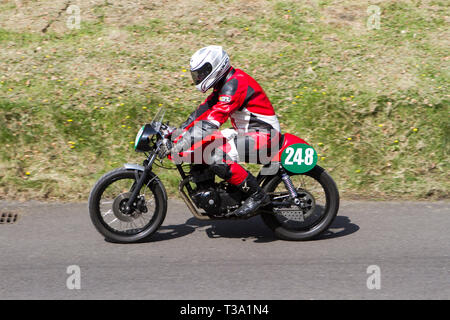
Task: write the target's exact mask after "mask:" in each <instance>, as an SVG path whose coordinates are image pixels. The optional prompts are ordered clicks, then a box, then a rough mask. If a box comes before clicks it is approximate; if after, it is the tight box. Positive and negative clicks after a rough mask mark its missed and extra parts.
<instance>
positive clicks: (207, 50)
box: [191, 46, 230, 92]
mask: <svg viewBox="0 0 450 320" xmlns="http://www.w3.org/2000/svg"><path fill="white" fill-rule="evenodd" d="M229 69H230V58H229V57H228V54H227V53H226V52H225V50H223V49H222V47H221V46H208V47H204V48H201V49H200V50H198V51H197V52H196V53H194V55H193V56H192V58H191V75H192V80H193V81H194V84H195V87H196V88H197V89H198V90H200V91H201V92H206V91H208V89H209V88H211V87H212V86H213V85H214V84H215V83H216V82H217V81H218V80H220V79H221V78H222V77H223V75H224V74H225V73H226V72H227V71H228V70H229Z"/></svg>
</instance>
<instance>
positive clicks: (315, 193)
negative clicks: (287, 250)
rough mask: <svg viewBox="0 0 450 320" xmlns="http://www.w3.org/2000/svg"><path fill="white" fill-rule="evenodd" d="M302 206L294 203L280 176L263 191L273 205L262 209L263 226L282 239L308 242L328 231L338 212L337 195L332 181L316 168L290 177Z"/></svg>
mask: <svg viewBox="0 0 450 320" xmlns="http://www.w3.org/2000/svg"><path fill="white" fill-rule="evenodd" d="M290 178H291V180H292V183H293V184H294V187H295V188H296V190H297V193H298V195H299V199H300V200H301V202H302V205H296V204H294V203H293V202H292V201H291V200H290V197H289V192H288V190H287V189H286V187H285V185H284V183H283V181H282V179H281V177H280V176H275V177H273V178H272V179H271V180H270V181H268V182H267V183H266V184H265V185H264V186H263V188H264V189H265V191H266V192H267V193H268V194H269V195H270V198H271V200H272V205H269V206H267V207H265V208H263V210H262V213H261V217H262V219H263V221H264V223H265V224H266V225H267V226H268V227H269V228H270V229H272V231H273V232H274V233H275V234H276V235H277V236H278V237H279V238H281V239H285V240H309V239H311V238H314V237H316V236H317V235H319V234H320V233H322V232H323V231H325V230H327V229H328V227H329V226H330V224H331V223H332V222H333V220H334V218H335V217H336V215H337V212H338V209H339V192H338V189H337V187H336V184H335V183H334V181H333V179H332V178H331V177H330V175H328V173H326V172H325V170H324V169H323V168H321V167H319V166H316V167H314V169H312V170H311V171H309V172H307V173H305V174H300V175H291V176H290Z"/></svg>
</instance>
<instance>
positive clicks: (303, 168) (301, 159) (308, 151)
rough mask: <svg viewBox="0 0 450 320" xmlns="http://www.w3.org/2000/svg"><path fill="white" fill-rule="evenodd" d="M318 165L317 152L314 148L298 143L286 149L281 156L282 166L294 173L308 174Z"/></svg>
mask: <svg viewBox="0 0 450 320" xmlns="http://www.w3.org/2000/svg"><path fill="white" fill-rule="evenodd" d="M316 163H317V152H316V150H314V148H313V147H311V146H309V145H307V144H304V143H297V144H293V145H290V146H289V147H287V148H286V149H284V151H283V153H282V154H281V164H282V165H283V167H284V168H285V169H286V170H289V171H290V172H293V173H304V172H308V171H309V170H311V169H312V168H314V166H315V165H316Z"/></svg>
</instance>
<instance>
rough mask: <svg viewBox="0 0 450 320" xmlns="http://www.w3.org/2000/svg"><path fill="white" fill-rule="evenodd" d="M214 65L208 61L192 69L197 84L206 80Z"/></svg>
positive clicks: (193, 78)
mask: <svg viewBox="0 0 450 320" xmlns="http://www.w3.org/2000/svg"><path fill="white" fill-rule="evenodd" d="M211 71H212V66H211V63H209V62H207V63H205V64H204V65H202V66H201V67H200V68H198V69H196V70H191V76H192V80H193V81H194V84H195V85H198V84H199V83H200V82H202V81H203V80H205V78H206V77H207V76H208V75H209V74H210V73H211Z"/></svg>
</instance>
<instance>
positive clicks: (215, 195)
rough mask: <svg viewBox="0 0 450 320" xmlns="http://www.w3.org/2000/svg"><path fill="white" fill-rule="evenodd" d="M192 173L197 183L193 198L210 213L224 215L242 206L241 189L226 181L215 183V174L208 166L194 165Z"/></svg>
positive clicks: (193, 179)
mask: <svg viewBox="0 0 450 320" xmlns="http://www.w3.org/2000/svg"><path fill="white" fill-rule="evenodd" d="M190 174H191V176H192V181H193V182H194V183H195V184H196V185H197V188H195V189H194V192H193V194H192V195H191V198H192V200H193V201H194V203H195V204H196V206H197V207H199V208H201V209H203V210H205V212H206V213H207V214H208V215H212V216H216V217H217V216H222V215H223V214H225V213H227V212H228V211H229V210H232V209H236V208H237V207H239V206H240V204H241V201H242V194H241V192H240V191H239V189H238V188H236V187H235V186H233V185H230V184H228V183H227V182H224V181H222V182H220V183H215V181H214V180H215V174H214V172H212V171H211V170H210V169H209V167H208V166H206V165H193V166H192V167H191V171H190Z"/></svg>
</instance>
